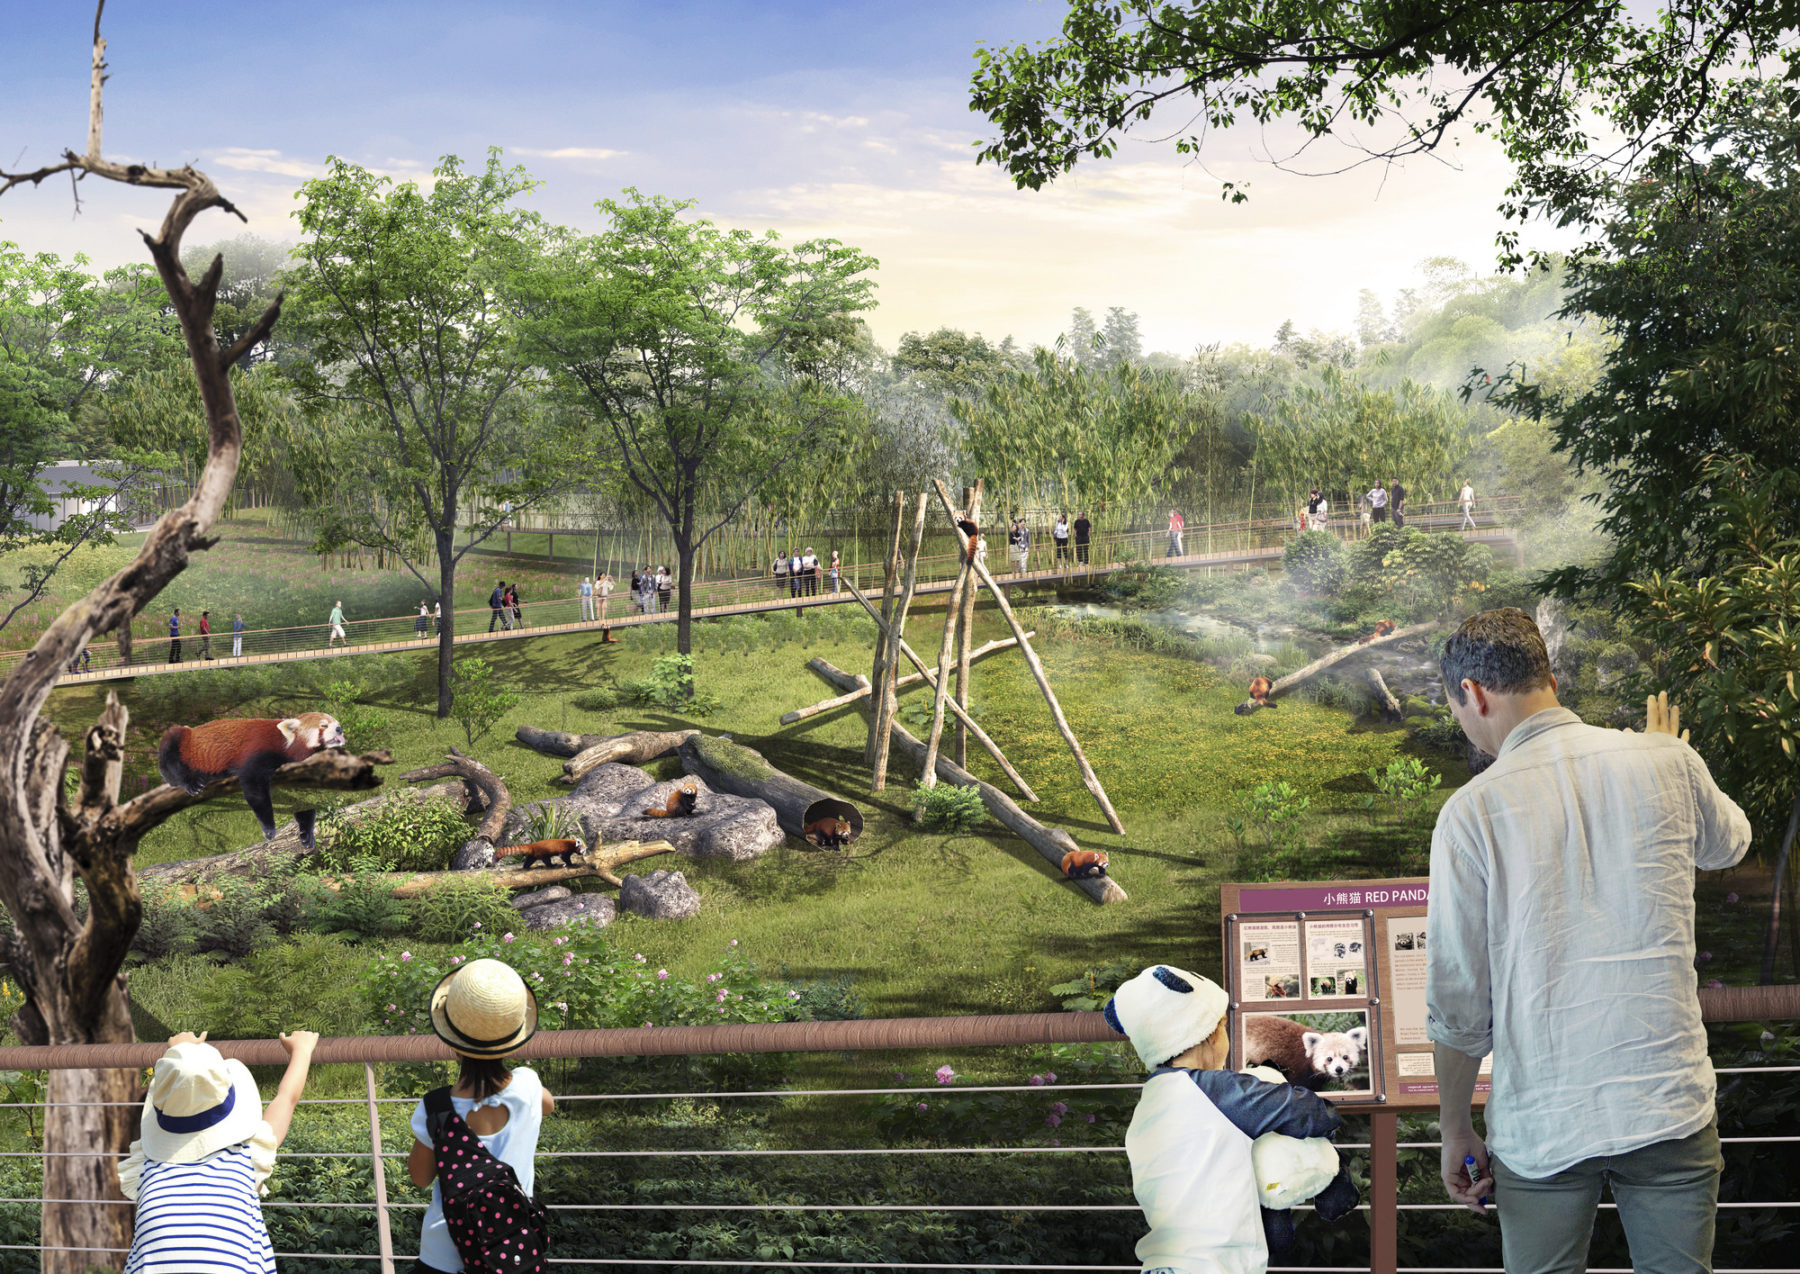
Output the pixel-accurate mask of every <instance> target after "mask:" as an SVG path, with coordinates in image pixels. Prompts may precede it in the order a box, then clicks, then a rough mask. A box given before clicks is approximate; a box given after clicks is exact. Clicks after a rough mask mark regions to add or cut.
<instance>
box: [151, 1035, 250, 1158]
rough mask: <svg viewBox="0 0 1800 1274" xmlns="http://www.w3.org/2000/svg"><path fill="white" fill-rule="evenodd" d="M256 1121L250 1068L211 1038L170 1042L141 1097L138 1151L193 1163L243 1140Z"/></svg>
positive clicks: (246, 1137)
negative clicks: (209, 1040)
mask: <svg viewBox="0 0 1800 1274" xmlns="http://www.w3.org/2000/svg"><path fill="white" fill-rule="evenodd" d="M261 1123H262V1098H261V1096H260V1095H259V1094H258V1093H257V1091H256V1081H255V1080H254V1079H252V1078H251V1077H250V1068H249V1067H247V1066H245V1065H244V1064H243V1063H242V1062H240V1061H238V1060H236V1059H235V1058H229V1059H228V1058H226V1057H225V1056H224V1055H223V1054H222V1053H220V1052H219V1050H218V1049H216V1048H214V1047H213V1046H212V1045H211V1044H198V1043H196V1044H172V1045H170V1046H169V1051H168V1052H166V1053H164V1054H163V1055H162V1056H161V1057H160V1058H158V1059H157V1062H156V1073H155V1075H154V1076H153V1077H152V1079H151V1080H150V1092H149V1094H148V1095H147V1096H146V1097H145V1098H144V1123H143V1132H142V1138H143V1143H144V1157H145V1158H147V1159H153V1160H155V1161H156V1162H158V1163H194V1162H196V1161H197V1160H200V1159H204V1158H206V1156H208V1155H210V1154H212V1153H213V1152H215V1151H218V1150H223V1149H224V1148H225V1147H227V1146H235V1145H237V1144H238V1143H239V1142H241V1141H248V1140H250V1139H251V1138H252V1137H254V1136H255V1135H256V1133H257V1129H258V1127H259V1126H260V1125H261Z"/></svg>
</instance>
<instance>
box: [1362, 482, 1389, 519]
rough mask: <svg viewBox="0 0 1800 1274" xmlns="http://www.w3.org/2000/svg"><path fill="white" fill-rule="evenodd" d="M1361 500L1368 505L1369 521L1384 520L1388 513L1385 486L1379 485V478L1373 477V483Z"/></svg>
mask: <svg viewBox="0 0 1800 1274" xmlns="http://www.w3.org/2000/svg"><path fill="white" fill-rule="evenodd" d="M1363 501H1364V502H1365V503H1366V504H1367V505H1368V506H1369V521H1371V522H1386V521H1387V515H1388V493H1387V488H1386V487H1384V486H1382V485H1381V479H1380V478H1377V479H1375V485H1374V486H1373V487H1370V488H1369V492H1368V494H1367V495H1365V496H1363Z"/></svg>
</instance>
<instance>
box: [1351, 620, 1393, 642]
mask: <svg viewBox="0 0 1800 1274" xmlns="http://www.w3.org/2000/svg"><path fill="white" fill-rule="evenodd" d="M1393 631H1394V621H1393V620H1391V619H1383V620H1380V621H1378V622H1377V623H1376V625H1375V631H1374V632H1372V633H1370V634H1369V635H1368V636H1367V637H1363V638H1361V639H1359V640H1358V641H1357V643H1356V644H1357V645H1359V646H1366V645H1368V644H1369V643H1370V642H1372V641H1374V640H1375V639H1376V638H1378V637H1386V636H1387V635H1388V634H1389V633H1391V632H1393Z"/></svg>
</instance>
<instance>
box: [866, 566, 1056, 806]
mask: <svg viewBox="0 0 1800 1274" xmlns="http://www.w3.org/2000/svg"><path fill="white" fill-rule="evenodd" d="M850 594H851V596H853V597H854V598H856V600H857V601H859V602H861V603H862V604H863V609H864V610H866V611H868V612H869V618H870V619H873V620H874V621H875V622H876V623H878V624H879V623H880V622H881V617H880V616H879V615H877V614H876V613H875V605H874V603H872V602H871V601H869V599H868V598H867V597H864V596H863V595H862V593H861V592H860V591H859V590H857V588H856V587H855V586H854V585H852V586H851V588H850ZM889 636H890V641H889V643H888V648H889V649H890V650H891V649H895V648H898V649H899V651H900V653H901V654H902V655H904V656H905V657H906V658H907V659H909V660H911V661H912V665H913V667H915V668H917V669H918V670H919V676H920V677H921V678H923V679H924V681H925V684H926V685H928V686H930V687H932V688H933V689H934V690H935V689H936V688H937V679H936V678H935V677H933V676H932V675H931V670H930V669H928V668H926V666H925V661H924V660H923V659H920V658H919V654H918V652H917V651H915V650H914V649H913V648H912V647H911V646H909V645H907V644H906V639H905V638H904V637H902V636H900V635H899V633H898V632H891V633H890V634H889ZM890 693H892V692H891V691H890ZM952 711H956V712H960V711H961V709H960V708H953V709H952ZM893 718H894V714H893V713H891V712H890V713H889V714H888V723H889V724H890V725H892V724H893ZM968 726H969V732H970V733H971V734H973V735H974V736H975V741H976V742H977V743H979V744H981V746H982V747H984V748H986V749H987V750H988V755H989V756H991V757H993V758H994V763H995V764H996V765H998V766H999V767H1000V768H1001V769H1002V770H1004V771H1005V772H1006V777H1007V778H1009V779H1011V780H1012V781H1013V786H1015V787H1017V788H1018V789H1019V795H1021V796H1023V797H1024V798H1025V799H1026V800H1028V801H1035V800H1037V793H1036V792H1033V791H1032V790H1031V785H1030V784H1028V783H1026V782H1025V780H1024V779H1023V778H1022V777H1020V775H1019V772H1018V771H1017V770H1015V769H1013V767H1012V762H1011V761H1008V760H1007V759H1006V754H1005V753H1003V752H1001V751H1000V745H999V744H998V743H995V742H994V741H993V739H991V738H989V737H988V733H987V731H986V730H983V729H982V728H981V727H980V726H978V725H976V724H975V723H974V722H973V721H970V722H968ZM909 737H910V736H909ZM921 755H922V754H921Z"/></svg>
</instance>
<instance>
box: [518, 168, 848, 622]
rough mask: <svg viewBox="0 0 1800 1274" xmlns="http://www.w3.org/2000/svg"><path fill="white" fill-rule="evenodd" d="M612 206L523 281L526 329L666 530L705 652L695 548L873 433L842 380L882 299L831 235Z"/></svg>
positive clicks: (683, 204) (672, 208)
mask: <svg viewBox="0 0 1800 1274" xmlns="http://www.w3.org/2000/svg"><path fill="white" fill-rule="evenodd" d="M625 193H626V199H625V201H624V202H618V201H615V200H612V199H604V200H601V201H600V203H599V204H598V205H597V207H598V208H599V210H600V212H601V213H602V214H603V215H604V216H605V217H606V218H607V219H608V221H609V222H610V223H611V224H610V225H609V226H608V228H607V229H605V230H603V231H602V232H601V233H600V234H597V235H592V236H575V235H565V236H563V237H562V238H561V240H560V241H559V242H558V243H557V244H556V245H555V247H554V250H553V251H552V252H550V253H549V254H548V256H547V257H546V259H545V262H544V264H543V266H542V268H541V269H539V270H537V271H536V272H535V273H534V274H532V275H531V276H530V277H529V278H526V279H524V280H522V283H521V286H520V289H519V292H518V295H519V298H520V303H521V306H522V308H523V312H524V318H523V322H522V330H523V331H524V333H525V338H526V341H527V343H528V345H529V348H530V349H531V351H532V353H533V356H534V357H535V358H537V359H538V360H539V361H540V362H541V365H542V366H544V367H545V368H547V369H548V370H549V371H550V373H551V374H552V375H553V376H554V378H555V379H556V381H557V383H558V384H559V385H561V386H562V388H563V389H564V391H565V393H566V395H567V400H568V401H569V402H570V403H572V404H574V405H575V406H576V407H578V408H579V410H581V411H582V412H583V413H585V414H586V415H587V416H588V417H589V418H591V419H592V420H593V421H594V422H596V423H597V424H598V425H599V426H600V430H599V433H600V437H601V440H602V442H603V444H605V445H608V446H609V448H610V449H611V450H612V452H613V456H612V460H613V463H614V464H615V465H616V467H617V468H618V470H619V471H620V472H622V473H624V474H625V475H626V476H627V477H628V478H629V479H630V481H631V483H632V484H633V485H634V486H636V487H637V488H638V489H639V490H640V491H642V492H643V493H644V495H645V497H646V498H647V499H649V500H650V501H651V502H652V503H653V504H654V505H655V507H656V511H657V512H658V514H660V516H661V517H662V519H663V520H664V522H666V523H667V524H668V527H669V531H670V534H671V537H672V538H673V540H674V542H675V555H676V559H677V562H678V568H677V576H676V579H677V591H678V597H679V611H678V617H677V627H676V643H677V649H678V650H679V651H680V652H681V653H683V654H687V653H690V652H691V650H692V626H693V583H694V559H695V554H696V552H697V551H698V550H699V548H700V547H701V546H702V545H703V544H705V542H706V541H707V539H709V538H710V537H711V536H712V535H713V534H714V533H715V532H717V531H718V530H719V529H720V528H721V527H724V526H725V525H727V524H728V523H729V522H730V521H731V520H732V519H733V518H734V517H736V516H737V515H738V513H739V512H740V511H741V510H742V509H743V508H744V506H745V505H746V504H747V503H748V502H749V501H750V500H751V499H753V498H757V497H759V496H760V495H761V494H762V493H763V492H764V491H766V490H767V489H768V488H769V487H770V485H771V484H772V483H774V482H776V481H777V479H779V478H780V477H781V475H782V474H783V472H784V471H785V470H788V469H789V468H795V467H799V468H805V467H811V468H827V467H830V466H832V465H834V464H837V463H839V458H840V456H841V454H842V453H843V451H844V450H845V449H846V448H847V447H848V446H849V444H850V443H851V442H852V441H853V440H854V438H855V436H856V435H857V434H858V433H859V432H860V428H859V425H860V420H861V415H862V409H861V404H860V402H859V401H858V400H857V398H856V396H855V395H854V393H852V392H849V390H850V387H849V386H848V385H847V384H846V383H845V380H844V377H845V375H846V373H847V369H849V368H850V367H851V366H853V365H854V360H851V359H846V358H845V357H844V356H843V355H844V349H845V347H846V346H852V345H856V344H858V343H859V342H860V341H861V340H862V332H861V325H860V324H859V323H858V322H857V321H856V318H855V315H856V314H857V312H858V311H861V310H865V309H868V308H869V307H870V306H872V305H873V304H874V301H873V297H872V295H871V293H872V289H873V282H872V280H870V279H869V278H867V277H866V276H867V274H868V272H869V271H870V270H872V269H874V268H875V261H874V259H873V258H871V257H868V256H865V255H864V254H863V253H861V252H859V251H857V250H856V249H855V248H850V247H846V246H844V245H843V244H841V243H839V242H838V241H837V240H835V239H814V240H810V241H807V242H804V243H799V244H796V245H794V246H793V247H792V248H788V247H783V246H782V245H781V244H780V243H779V242H778V241H777V238H776V236H775V234H774V232H773V231H771V232H769V233H767V234H764V235H760V236H759V235H754V234H751V233H750V232H749V231H747V230H725V229H722V228H720V227H718V226H716V225H714V224H713V223H712V222H710V221H706V220H699V219H694V220H690V219H686V218H684V217H683V216H682V215H681V214H682V213H684V212H685V211H687V209H689V208H691V207H692V206H693V203H692V201H691V200H687V201H677V200H671V199H666V198H663V197H662V196H649V197H646V196H644V195H642V194H640V193H639V192H638V191H636V190H628V191H626V192H625Z"/></svg>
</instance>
